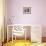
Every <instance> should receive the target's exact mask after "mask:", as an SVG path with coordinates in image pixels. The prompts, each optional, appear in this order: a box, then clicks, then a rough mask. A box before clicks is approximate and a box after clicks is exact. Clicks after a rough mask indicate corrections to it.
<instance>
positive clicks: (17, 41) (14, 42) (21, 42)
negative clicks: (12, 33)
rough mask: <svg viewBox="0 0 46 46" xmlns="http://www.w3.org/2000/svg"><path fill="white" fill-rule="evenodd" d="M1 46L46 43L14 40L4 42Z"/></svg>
mask: <svg viewBox="0 0 46 46" xmlns="http://www.w3.org/2000/svg"><path fill="white" fill-rule="evenodd" d="M3 46H46V43H31V42H30V41H24V40H16V41H15V40H14V41H13V42H12V41H9V42H8V43H5V44H4V45H3Z"/></svg>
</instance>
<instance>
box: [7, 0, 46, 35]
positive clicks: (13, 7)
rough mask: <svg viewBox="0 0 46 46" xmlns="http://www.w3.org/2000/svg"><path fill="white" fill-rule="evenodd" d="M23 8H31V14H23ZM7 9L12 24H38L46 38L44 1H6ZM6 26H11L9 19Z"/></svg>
mask: <svg viewBox="0 0 46 46" xmlns="http://www.w3.org/2000/svg"><path fill="white" fill-rule="evenodd" d="M23 7H31V14H23ZM7 8H8V9H7V10H8V11H7V15H8V17H10V19H11V20H12V23H14V24H40V25H42V30H43V36H46V33H45V32H46V0H7ZM8 17H7V18H8ZM13 19H14V20H13ZM8 24H11V23H10V20H9V18H8ZM44 27H45V28H44Z"/></svg>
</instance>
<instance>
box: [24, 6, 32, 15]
mask: <svg viewBox="0 0 46 46" xmlns="http://www.w3.org/2000/svg"><path fill="white" fill-rule="evenodd" d="M23 14H31V7H23Z"/></svg>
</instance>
